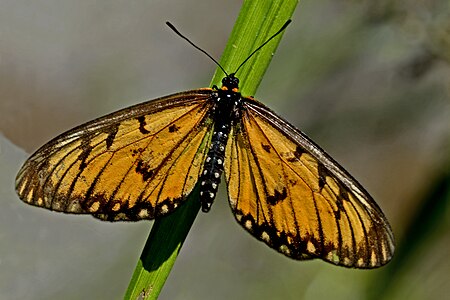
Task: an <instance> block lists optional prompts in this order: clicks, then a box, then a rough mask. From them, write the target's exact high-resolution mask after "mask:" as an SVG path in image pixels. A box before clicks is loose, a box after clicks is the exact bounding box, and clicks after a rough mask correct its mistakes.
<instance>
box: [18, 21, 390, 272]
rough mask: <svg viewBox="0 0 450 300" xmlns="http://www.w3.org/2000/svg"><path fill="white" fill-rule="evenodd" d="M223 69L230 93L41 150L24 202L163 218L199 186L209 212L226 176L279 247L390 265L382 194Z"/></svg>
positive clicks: (260, 234) (92, 129) (155, 106)
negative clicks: (373, 192)
mask: <svg viewBox="0 0 450 300" xmlns="http://www.w3.org/2000/svg"><path fill="white" fill-rule="evenodd" d="M287 24H289V21H288V22H286V24H285V25H284V26H283V27H282V28H281V29H280V30H279V31H278V32H277V33H275V34H274V35H273V36H272V37H271V38H270V39H268V40H267V41H266V42H265V43H264V44H263V45H261V46H260V47H259V48H257V49H256V50H255V51H253V53H252V54H251V55H250V56H249V57H248V58H247V59H246V60H245V61H244V62H243V63H242V64H241V65H240V67H241V66H242V65H243V64H244V63H245V62H246V61H247V60H248V59H249V58H250V57H251V56H252V55H253V54H254V53H256V52H257V51H258V50H259V49H260V48H261V47H263V46H264V45H265V44H267V43H268V42H269V41H270V40H271V39H272V38H274V37H275V36H276V35H278V34H279V33H280V32H282V31H283V30H284V29H285V28H286V26H287ZM168 25H169V27H171V28H172V29H173V30H174V31H175V32H176V33H177V34H178V35H180V36H181V37H182V38H184V39H185V40H187V41H188V42H189V43H191V44H192V45H193V46H194V47H196V48H197V49H199V50H200V51H202V52H204V53H205V54H206V55H208V56H209V54H207V53H206V52H205V51H203V50H202V49H200V48H198V47H197V46H196V45H194V44H193V43H192V42H191V41H189V40H188V39H187V38H186V37H184V36H183V35H181V33H179V32H178V31H177V30H176V29H175V28H174V27H173V25H171V24H170V23H168ZM209 57H210V58H211V59H212V60H213V61H214V62H215V63H216V64H218V63H217V62H216V61H215V60H214V59H213V58H212V57H211V56H209ZM218 65H219V67H220V68H221V69H222V70H223V72H224V73H225V75H226V76H225V77H224V78H223V80H222V87H221V88H218V87H216V86H214V87H212V88H201V89H196V90H191V91H185V92H181V93H177V94H173V95H169V96H165V97H162V98H159V99H155V100H151V101H148V102H144V103H141V104H138V105H135V106H131V107H128V108H125V109H122V110H119V111H117V112H115V113H112V114H109V115H106V116H104V117H101V118H98V119H96V120H93V121H91V122H88V123H86V124H83V125H80V126H78V127H76V128H74V129H72V130H69V131H68V132H65V133H63V134H61V135H59V136H58V137H56V138H55V139H53V140H52V141H50V142H49V143H47V144H46V145H44V146H42V147H41V148H40V149H39V150H37V151H36V152H35V153H34V154H33V155H32V156H31V157H30V158H29V159H28V160H27V161H26V162H25V163H24V165H23V167H22V168H21V170H20V171H19V173H18V175H17V178H16V190H17V193H18V195H19V197H20V198H21V199H22V200H23V201H25V202H26V203H28V204H31V205H35V206H40V207H44V208H47V209H50V210H54V211H60V212H65V213H73V214H91V215H93V216H94V217H96V218H99V219H102V220H107V221H137V220H142V219H155V218H160V217H163V216H165V215H167V214H169V213H171V212H173V211H174V210H175V209H176V208H177V207H178V206H180V205H182V204H183V202H184V201H185V200H186V198H187V197H188V195H189V194H190V193H191V192H192V191H193V190H194V187H195V186H196V185H197V184H198V185H199V193H200V194H199V199H200V201H201V207H202V211H204V212H208V211H209V210H210V208H211V205H212V204H213V201H214V199H215V197H216V193H217V188H218V186H219V184H220V181H221V177H222V173H224V175H225V176H224V177H225V179H226V184H227V189H228V197H229V204H230V207H231V210H232V212H233V214H234V216H235V218H236V220H237V221H238V222H239V224H241V225H242V226H243V227H244V228H245V229H246V230H247V231H249V232H250V233H251V234H252V235H253V236H254V237H256V238H257V239H259V240H261V241H263V242H265V243H266V244H267V245H269V246H270V247H271V248H273V249H275V250H277V251H279V252H281V253H282V254H284V255H286V256H288V257H291V258H294V259H298V260H306V259H313V258H321V259H323V260H325V261H327V262H330V263H332V264H335V265H341V266H345V267H354V268H375V267H379V266H382V265H384V264H386V263H387V262H388V261H389V260H390V259H391V257H392V255H393V252H394V237H393V233H392V231H391V228H390V225H389V223H388V221H387V219H386V217H385V216H384V214H383V212H382V211H381V209H380V208H379V207H378V205H377V204H376V203H375V201H374V200H373V199H372V197H371V196H370V195H369V194H368V193H367V192H366V191H365V190H364V188H363V187H362V186H361V185H360V184H359V183H358V182H357V181H356V180H355V179H354V178H353V177H352V176H351V175H350V174H349V173H348V172H347V171H345V170H344V168H342V167H341V166H340V165H339V164H338V163H337V162H336V161H334V160H333V159H332V158H331V157H330V156H329V155H328V154H327V153H325V151H323V150H322V149H321V148H320V147H319V146H318V145H316V144H315V143H314V142H313V141H312V140H310V139H309V138H308V137H307V136H306V135H305V134H304V133H302V132H301V131H300V130H298V129H297V128H296V127H294V126H293V125H291V124H290V123H289V122H287V121H286V120H284V119H283V118H282V117H280V116H278V115H277V114H276V113H275V112H273V111H272V110H271V109H270V108H268V107H266V106H265V105H264V104H262V103H261V102H259V101H257V100H256V99H255V98H253V97H245V96H243V95H241V93H240V92H239V79H238V78H237V77H236V76H235V75H236V72H237V71H238V70H239V68H240V67H239V68H238V69H237V70H236V72H234V73H231V74H227V73H226V72H225V70H224V69H223V68H222V67H221V66H220V64H218Z"/></svg>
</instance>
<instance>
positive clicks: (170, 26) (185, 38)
mask: <svg viewBox="0 0 450 300" xmlns="http://www.w3.org/2000/svg"><path fill="white" fill-rule="evenodd" d="M166 25H167V26H169V28H170V29H172V30H173V31H174V32H175V33H176V34H177V35H178V36H179V37H181V38H182V39H184V40H186V41H187V42H188V43H189V44H191V45H192V46H194V48H196V49H197V50H200V51H201V52H203V53H204V54H206V56H208V57H209V58H210V59H211V60H212V61H213V62H215V63H216V65H217V66H219V68H220V69H221V70H222V72H224V73H225V75H227V76H228V73H227V72H226V71H225V70H224V68H223V67H222V66H221V65H220V64H219V63H218V62H217V60H215V59H214V58H213V57H212V56H211V55H209V54H208V53H207V52H206V51H205V50H203V49H202V48H200V47H199V46H197V45H195V44H194V43H193V42H191V41H190V40H189V39H188V38H187V37H185V36H184V35H182V34H181V33H180V32H179V31H178V30H177V29H176V28H175V26H173V25H172V23H170V22H166Z"/></svg>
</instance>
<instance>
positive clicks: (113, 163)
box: [16, 88, 213, 221]
mask: <svg viewBox="0 0 450 300" xmlns="http://www.w3.org/2000/svg"><path fill="white" fill-rule="evenodd" d="M211 97H212V90H211V89H209V88H206V89H199V90H192V91H187V92H182V93H178V94H173V95H170V96H167V97H163V98H159V99H155V100H151V101H148V102H144V103H141V104H137V105H135V106H131V107H129V108H125V109H122V110H119V111H117V112H115V113H112V114H109V115H107V116H104V117H101V118H99V119H96V120H93V121H91V122H88V123H86V124H83V125H80V126H78V127H76V128H74V129H72V130H70V131H68V132H66V133H63V134H61V135H59V136H58V137H56V138H55V139H53V140H52V141H50V142H49V143H47V144H45V145H44V146H42V147H41V148H40V149H39V150H37V151H36V152H35V153H34V154H33V155H32V156H31V157H30V158H29V159H28V160H27V161H26V162H25V163H24V165H23V166H22V168H21V170H20V171H19V173H18V175H17V177H16V191H17V193H18V195H19V197H20V198H21V199H22V200H23V201H24V202H26V203H28V204H31V205H35V206H40V207H44V208H47V209H50V210H55V211H61V212H65V213H76V214H93V215H94V216H95V217H98V218H100V219H104V220H109V221H119V220H127V221H136V220H140V219H153V218H155V217H158V216H161V215H165V214H168V213H170V212H172V211H173V210H174V209H175V208H176V207H177V206H178V205H180V204H181V203H182V202H183V201H184V200H185V199H186V197H187V195H188V194H189V193H190V192H191V191H192V189H193V188H194V186H195V184H196V182H197V180H198V176H199V174H200V172H201V169H202V167H203V161H204V157H205V155H206V151H207V149H208V147H209V143H210V138H211V131H212V121H211V119H210V117H209V112H210V109H211V107H212V105H213V101H210V100H211V99H212V98H211Z"/></svg>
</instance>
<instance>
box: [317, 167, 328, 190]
mask: <svg viewBox="0 0 450 300" xmlns="http://www.w3.org/2000/svg"><path fill="white" fill-rule="evenodd" d="M317 171H318V174H319V191H322V189H323V187H324V186H325V184H326V183H327V180H326V177H327V176H328V170H327V169H326V168H325V166H324V165H323V164H321V163H319V165H318V166H317Z"/></svg>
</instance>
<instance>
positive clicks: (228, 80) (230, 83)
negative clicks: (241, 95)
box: [222, 73, 239, 92]
mask: <svg viewBox="0 0 450 300" xmlns="http://www.w3.org/2000/svg"><path fill="white" fill-rule="evenodd" d="M222 90H228V91H233V92H238V91H239V79H238V78H237V77H235V76H234V73H231V74H230V75H228V76H227V77H224V78H223V79H222Z"/></svg>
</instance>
